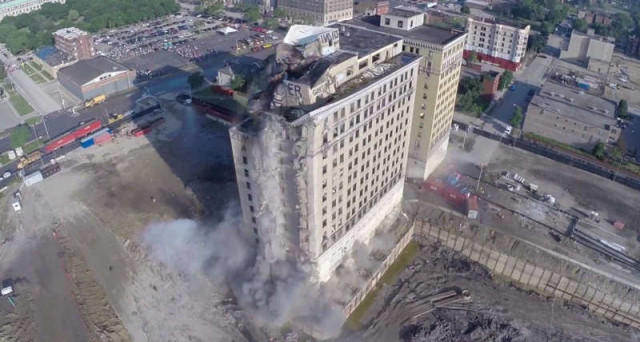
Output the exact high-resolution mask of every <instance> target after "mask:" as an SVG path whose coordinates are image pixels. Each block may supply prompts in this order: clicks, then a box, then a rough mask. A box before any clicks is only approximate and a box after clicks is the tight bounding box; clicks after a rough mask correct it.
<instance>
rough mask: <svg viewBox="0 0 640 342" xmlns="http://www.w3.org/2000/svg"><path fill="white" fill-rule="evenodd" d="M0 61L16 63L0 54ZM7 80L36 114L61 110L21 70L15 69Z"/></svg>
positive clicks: (56, 103) (58, 105)
mask: <svg viewBox="0 0 640 342" xmlns="http://www.w3.org/2000/svg"><path fill="white" fill-rule="evenodd" d="M0 60H2V62H3V63H5V64H7V65H8V64H13V63H16V61H15V59H13V58H7V57H4V56H3V55H2V54H0ZM9 79H10V80H11V81H12V82H13V84H14V85H15V87H16V89H17V90H18V92H19V93H20V94H21V95H22V96H24V98H25V99H26V100H27V102H29V104H30V105H31V107H33V109H34V110H35V111H37V112H38V113H40V114H47V113H51V112H53V111H56V110H60V109H61V107H60V104H59V103H58V102H56V101H55V100H53V99H52V98H51V96H49V94H47V93H46V92H45V91H44V90H42V88H40V86H38V84H36V83H35V82H34V81H33V80H32V79H31V78H30V77H29V76H27V74H25V73H24V72H23V71H22V70H20V69H17V70H15V71H13V72H10V73H9Z"/></svg>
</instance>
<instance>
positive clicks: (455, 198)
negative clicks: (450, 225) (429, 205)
mask: <svg viewBox="0 0 640 342" xmlns="http://www.w3.org/2000/svg"><path fill="white" fill-rule="evenodd" d="M442 196H443V197H444V199H445V200H446V201H447V202H450V203H453V204H462V203H465V202H466V201H467V197H468V196H467V195H465V194H463V193H462V192H460V191H459V190H458V189H456V188H455V187H452V186H447V187H445V188H444V189H443V190H442Z"/></svg>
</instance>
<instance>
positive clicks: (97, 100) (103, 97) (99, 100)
mask: <svg viewBox="0 0 640 342" xmlns="http://www.w3.org/2000/svg"><path fill="white" fill-rule="evenodd" d="M106 99H107V96H106V95H98V96H96V97H94V98H92V99H91V100H88V101H86V102H85V103H84V106H85V107H86V108H89V107H93V106H95V105H97V104H100V103H102V102H104V101H105V100H106Z"/></svg>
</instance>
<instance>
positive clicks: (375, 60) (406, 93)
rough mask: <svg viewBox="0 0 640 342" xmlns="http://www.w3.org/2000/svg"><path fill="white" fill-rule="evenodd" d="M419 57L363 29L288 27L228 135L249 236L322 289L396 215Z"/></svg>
mask: <svg viewBox="0 0 640 342" xmlns="http://www.w3.org/2000/svg"><path fill="white" fill-rule="evenodd" d="M420 59H421V57H420V56H416V55H413V54H408V53H404V52H402V39H401V38H399V37H394V36H391V35H385V34H381V33H378V32H374V31H371V30H368V29H363V28H354V27H347V26H343V25H334V26H332V27H325V28H323V27H312V26H302V25H294V26H293V27H292V28H291V29H290V31H289V33H288V34H287V36H286V37H285V39H284V43H282V44H280V45H279V46H278V47H277V49H276V55H275V58H273V59H272V63H271V64H270V65H269V66H267V68H266V70H267V74H268V76H267V77H269V78H270V79H269V81H270V82H269V85H268V86H267V88H266V89H265V90H264V91H262V92H260V93H258V94H257V95H256V96H255V98H254V99H253V100H252V101H251V102H250V105H249V108H250V112H251V117H250V118H249V119H247V120H246V121H244V122H242V123H241V124H239V125H237V126H235V127H233V128H232V129H231V131H230V136H231V143H232V149H233V156H234V163H235V169H236V177H237V183H238V189H239V194H240V201H241V206H242V214H243V220H244V223H245V227H246V231H247V232H248V233H250V234H254V235H255V238H256V240H257V241H258V246H259V247H258V248H259V252H258V253H259V254H260V255H262V257H263V258H264V260H265V261H266V262H268V263H270V264H276V263H278V262H280V261H295V262H296V263H298V264H303V265H308V266H309V267H308V270H309V271H310V273H311V274H313V275H314V276H315V279H316V280H318V281H326V280H328V279H329V278H330V277H331V274H332V272H333V270H335V268H336V267H337V266H338V265H340V263H341V262H342V261H343V260H344V258H345V257H346V256H347V255H348V254H349V253H350V250H351V249H352V248H353V245H354V244H355V243H356V242H364V243H366V242H367V241H368V240H369V239H370V238H371V237H372V236H373V235H374V233H375V231H376V228H377V227H378V226H379V225H380V224H381V222H382V221H383V220H385V219H389V217H392V216H394V215H397V213H399V209H400V203H401V199H402V192H403V184H404V178H405V171H406V166H407V165H406V164H407V154H408V148H409V136H410V128H411V121H412V113H413V106H414V97H415V91H416V84H417V76H418V68H419V63H420Z"/></svg>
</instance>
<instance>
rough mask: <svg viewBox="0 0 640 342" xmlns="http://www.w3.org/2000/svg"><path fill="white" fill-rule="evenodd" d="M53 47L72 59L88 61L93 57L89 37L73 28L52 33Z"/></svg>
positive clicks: (91, 43) (91, 42) (91, 41)
mask: <svg viewBox="0 0 640 342" xmlns="http://www.w3.org/2000/svg"><path fill="white" fill-rule="evenodd" d="M53 41H54V44H55V47H56V48H57V49H58V50H59V51H61V52H63V53H65V54H67V55H69V56H71V57H73V58H74V59H89V58H92V57H93V56H94V53H95V51H94V49H93V40H92V39H91V35H89V34H88V33H87V32H84V31H82V30H80V29H78V28H75V27H67V28H63V29H59V30H58V31H56V32H54V33H53Z"/></svg>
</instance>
